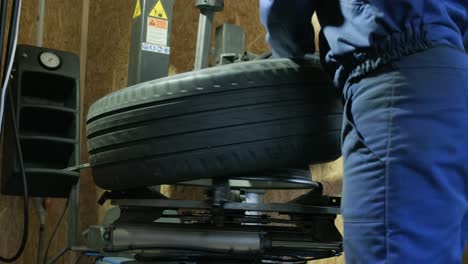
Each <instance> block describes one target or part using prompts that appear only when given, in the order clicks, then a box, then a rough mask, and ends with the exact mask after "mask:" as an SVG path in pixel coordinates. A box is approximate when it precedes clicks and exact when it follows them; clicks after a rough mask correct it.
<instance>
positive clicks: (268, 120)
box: [88, 59, 342, 190]
mask: <svg viewBox="0 0 468 264" xmlns="http://www.w3.org/2000/svg"><path fill="white" fill-rule="evenodd" d="M341 120H342V104H341V100H340V98H339V97H338V96H337V95H336V91H335V90H334V89H333V88H332V87H331V81H330V79H329V78H328V77H327V75H326V74H324V73H323V71H322V69H321V67H320V66H319V62H318V61H312V62H307V63H305V62H303V63H296V62H294V61H291V60H288V59H271V60H258V61H251V62H245V63H238V64H230V65H226V66H220V67H215V68H209V69H204V70H200V71H195V72H189V73H185V74H180V75H175V76H171V77H168V78H163V79H159V80H155V81H150V82H146V83H142V84H139V85H136V86H133V87H129V88H126V89H123V90H120V91H117V92H115V93H113V94H110V95H108V96H106V97H104V98H102V99H100V100H98V101H97V102H96V103H95V104H94V105H92V106H91V108H90V111H89V114H88V150H89V154H90V162H91V165H92V167H93V175H94V179H95V182H96V184H97V185H98V186H99V187H102V188H104V189H112V190H119V189H129V188H136V187H141V186H149V185H158V184H170V183H176V182H181V181H190V180H196V179H202V178H215V177H235V176H240V175H242V176H245V175H249V174H250V175H252V174H253V173H255V172H259V171H264V170H270V169H275V168H305V167H306V166H307V165H308V164H310V163H319V162H324V161H329V160H333V159H336V158H337V157H339V156H340V130H341V122H342V121H341Z"/></svg>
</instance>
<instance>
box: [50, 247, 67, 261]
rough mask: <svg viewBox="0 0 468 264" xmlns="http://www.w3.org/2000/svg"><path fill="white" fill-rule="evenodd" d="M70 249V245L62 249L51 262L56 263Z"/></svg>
mask: <svg viewBox="0 0 468 264" xmlns="http://www.w3.org/2000/svg"><path fill="white" fill-rule="evenodd" d="M69 250H70V248H69V247H66V248H64V249H62V250H61V251H60V252H59V253H58V254H57V255H56V256H55V257H53V258H52V260H51V261H50V262H49V264H54V263H55V262H57V260H59V259H60V258H61V257H63V255H65V253H67V252H68V251H69Z"/></svg>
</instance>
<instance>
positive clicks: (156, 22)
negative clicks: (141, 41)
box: [146, 17, 169, 46]
mask: <svg viewBox="0 0 468 264" xmlns="http://www.w3.org/2000/svg"><path fill="white" fill-rule="evenodd" d="M168 31H169V22H168V21H167V20H164V19H159V18H154V17H148V25H147V30H146V42H148V43H152V44H157V45H162V46H167V39H168Z"/></svg>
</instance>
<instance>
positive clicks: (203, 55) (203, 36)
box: [195, 10, 214, 70]
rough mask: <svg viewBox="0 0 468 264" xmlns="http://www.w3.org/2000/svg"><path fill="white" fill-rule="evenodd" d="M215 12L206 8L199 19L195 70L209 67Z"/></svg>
mask: <svg viewBox="0 0 468 264" xmlns="http://www.w3.org/2000/svg"><path fill="white" fill-rule="evenodd" d="M213 18H214V12H213V11H211V10H204V11H202V12H201V13H200V19H199V21H198V37H197V49H196V53H195V70H200V69H203V68H207V67H208V64H209V61H210V52H211V51H210V48H211V31H212V29H213Z"/></svg>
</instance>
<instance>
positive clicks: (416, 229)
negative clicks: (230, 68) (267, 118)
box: [260, 0, 468, 264]
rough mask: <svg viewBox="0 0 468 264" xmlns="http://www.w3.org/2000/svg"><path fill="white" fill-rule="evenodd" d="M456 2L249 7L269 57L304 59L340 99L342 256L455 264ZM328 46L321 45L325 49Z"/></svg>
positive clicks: (459, 98) (462, 32)
mask: <svg viewBox="0 0 468 264" xmlns="http://www.w3.org/2000/svg"><path fill="white" fill-rule="evenodd" d="M467 6H468V0H260V8H261V18H262V22H263V23H264V25H265V26H266V28H267V30H268V37H267V39H268V41H269V43H270V45H271V47H272V49H273V53H274V55H275V56H276V57H290V58H302V57H303V56H304V55H305V54H307V53H311V52H314V50H315V47H314V32H313V29H312V26H311V23H310V21H311V16H312V13H313V12H314V11H317V15H318V18H319V21H320V23H321V25H322V29H323V35H324V36H325V38H324V39H326V41H322V43H321V45H320V46H321V51H322V52H323V50H324V49H327V46H328V48H329V50H328V52H327V53H326V56H325V61H326V65H325V67H326V69H328V70H329V71H330V72H332V74H333V75H334V82H335V85H336V86H337V87H338V88H340V89H342V92H343V97H344V99H345V113H344V125H343V142H342V151H343V157H344V169H345V172H344V173H345V175H344V187H343V204H342V213H343V218H344V228H345V233H344V249H345V257H346V261H347V263H348V264H354V263H372V264H374V263H386V264H390V263H398V264H401V263H411V264H414V263H431V264H432V263H441V264H442V263H443V264H447V263H448V264H450V263H460V262H461V258H462V253H463V248H464V246H465V244H466V242H467V239H468V56H467V54H466V50H467V49H468V17H467ZM325 44H328V45H325Z"/></svg>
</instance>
